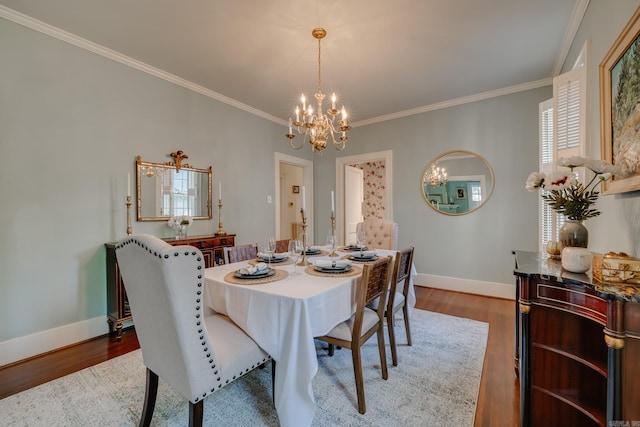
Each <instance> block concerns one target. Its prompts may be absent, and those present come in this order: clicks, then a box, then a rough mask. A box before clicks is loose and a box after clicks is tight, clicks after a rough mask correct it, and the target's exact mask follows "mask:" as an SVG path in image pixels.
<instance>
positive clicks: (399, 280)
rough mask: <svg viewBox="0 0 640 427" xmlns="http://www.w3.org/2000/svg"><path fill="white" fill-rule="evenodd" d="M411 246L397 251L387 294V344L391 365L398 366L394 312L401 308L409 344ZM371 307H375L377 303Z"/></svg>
mask: <svg viewBox="0 0 640 427" xmlns="http://www.w3.org/2000/svg"><path fill="white" fill-rule="evenodd" d="M413 250H414V247H413V246H409V247H408V248H406V249H403V250H401V251H398V252H397V253H396V259H395V262H394V266H393V270H392V276H391V284H390V285H389V296H388V297H387V308H386V311H385V317H386V319H387V329H388V331H389V346H390V347H391V362H392V363H393V366H398V352H397V349H396V336H395V331H394V321H395V314H396V313H397V312H398V311H400V309H402V316H403V317H404V329H405V332H406V334H407V345H411V328H410V325H409V309H408V307H407V296H408V295H409V287H410V286H411V266H412V265H413ZM372 308H373V309H374V310H375V309H377V308H378V307H377V304H375V303H374V304H373V306H372Z"/></svg>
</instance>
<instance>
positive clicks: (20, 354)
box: [0, 316, 109, 367]
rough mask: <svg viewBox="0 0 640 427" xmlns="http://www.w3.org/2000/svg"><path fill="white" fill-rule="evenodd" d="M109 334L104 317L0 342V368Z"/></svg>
mask: <svg viewBox="0 0 640 427" xmlns="http://www.w3.org/2000/svg"><path fill="white" fill-rule="evenodd" d="M107 332H109V325H108V324H107V319H106V316H100V317H94V318H93V319H87V320H83V321H81V322H76V323H71V324H69V325H64V326H60V327H57V328H53V329H48V330H46V331H41V332H36V333H34V334H30V335H25V336H23V337H18V338H13V339H10V340H7V341H2V342H0V367H2V366H4V365H7V364H9V363H14V362H17V361H19V360H23V359H27V358H29V357H32V356H36V355H38V354H42V353H46V352H48V351H51V350H55V349H57V348H60V347H65V346H68V345H71V344H75V343H77V342H80V341H84V340H88V339H91V338H94V337H97V336H100V335H104V334H106V333H107Z"/></svg>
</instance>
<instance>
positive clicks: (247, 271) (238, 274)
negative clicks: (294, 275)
mask: <svg viewBox="0 0 640 427" xmlns="http://www.w3.org/2000/svg"><path fill="white" fill-rule="evenodd" d="M288 275H289V273H288V272H287V271H285V270H281V269H276V268H271V267H270V266H269V265H268V264H266V263H264V262H259V263H257V264H250V265H249V266H247V267H243V268H240V269H238V270H235V271H232V272H230V273H227V274H226V275H225V276H224V281H225V282H228V283H232V284H234V285H261V284H264V283H271V282H275V281H278V280H282V279H284V278H286V277H287V276H288Z"/></svg>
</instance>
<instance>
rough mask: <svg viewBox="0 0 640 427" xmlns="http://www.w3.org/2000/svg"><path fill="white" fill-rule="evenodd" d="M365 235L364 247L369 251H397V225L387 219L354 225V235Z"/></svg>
mask: <svg viewBox="0 0 640 427" xmlns="http://www.w3.org/2000/svg"><path fill="white" fill-rule="evenodd" d="M360 230H363V231H364V232H365V233H366V236H367V237H366V240H365V245H367V247H368V248H369V249H390V250H393V251H395V250H397V249H398V224H397V223H395V222H393V221H389V220H388V219H381V218H370V219H365V220H364V221H363V222H359V223H357V224H356V235H357V233H358V232H359V231H360Z"/></svg>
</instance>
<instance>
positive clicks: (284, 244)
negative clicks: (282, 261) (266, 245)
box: [276, 239, 291, 254]
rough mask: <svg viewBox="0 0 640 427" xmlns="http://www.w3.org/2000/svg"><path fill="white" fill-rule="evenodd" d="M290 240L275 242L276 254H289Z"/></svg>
mask: <svg viewBox="0 0 640 427" xmlns="http://www.w3.org/2000/svg"><path fill="white" fill-rule="evenodd" d="M290 240H291V239H282V240H276V253H278V254H281V253H284V252H289V241H290Z"/></svg>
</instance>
